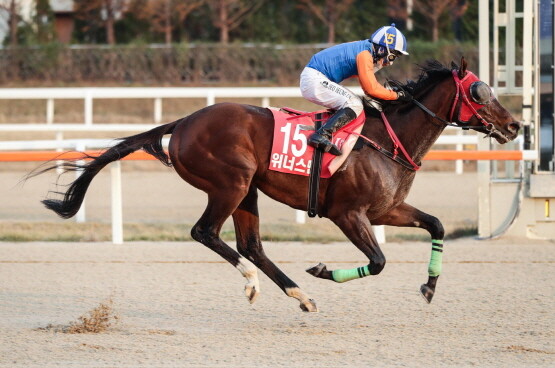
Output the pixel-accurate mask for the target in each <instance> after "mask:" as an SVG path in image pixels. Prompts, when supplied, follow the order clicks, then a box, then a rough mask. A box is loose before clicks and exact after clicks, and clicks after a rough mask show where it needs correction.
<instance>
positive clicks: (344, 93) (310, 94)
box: [300, 68, 364, 116]
mask: <svg viewBox="0 0 555 368" xmlns="http://www.w3.org/2000/svg"><path fill="white" fill-rule="evenodd" d="M300 84H301V93H302V95H303V97H304V98H306V99H307V100H309V101H310V102H313V103H315V104H317V105H322V106H325V107H327V108H330V109H334V110H339V109H342V108H345V107H350V108H351V109H353V111H354V112H355V113H356V114H357V116H359V115H360V113H361V112H362V110H364V106H363V104H362V100H361V98H360V97H359V96H358V95H356V94H355V93H354V92H353V91H351V90H349V89H348V88H346V87H343V86H341V85H339V84H337V83H335V82H332V81H331V80H329V79H328V77H326V76H325V75H324V74H322V73H320V72H319V71H318V70H316V69H312V68H304V70H303V72H302V73H301V83H300Z"/></svg>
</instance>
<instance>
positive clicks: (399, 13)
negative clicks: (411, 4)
mask: <svg viewBox="0 0 555 368" xmlns="http://www.w3.org/2000/svg"><path fill="white" fill-rule="evenodd" d="M387 16H388V17H389V19H391V20H392V21H393V22H395V23H396V24H397V27H399V26H401V27H405V26H406V24H407V20H408V18H409V13H408V9H407V1H406V0H388V1H387Z"/></svg>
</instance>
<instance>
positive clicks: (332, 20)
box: [299, 0, 354, 43]
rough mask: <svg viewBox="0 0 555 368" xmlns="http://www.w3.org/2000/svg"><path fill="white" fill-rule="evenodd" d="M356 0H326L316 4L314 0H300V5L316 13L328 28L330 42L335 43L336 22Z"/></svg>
mask: <svg viewBox="0 0 555 368" xmlns="http://www.w3.org/2000/svg"><path fill="white" fill-rule="evenodd" d="M353 1H354V0H343V1H337V0H325V1H324V3H323V4H316V3H315V2H314V0H299V2H300V4H299V7H300V8H302V9H304V10H306V11H308V12H310V13H312V14H314V15H315V16H316V17H317V18H318V19H320V20H321V21H322V22H323V23H324V24H325V26H326V27H327V28H328V43H335V24H336V23H337V21H338V20H339V19H340V18H341V15H343V13H344V12H345V11H346V10H347V9H349V8H350V7H351V5H353Z"/></svg>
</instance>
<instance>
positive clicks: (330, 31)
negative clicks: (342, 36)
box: [328, 22, 335, 43]
mask: <svg viewBox="0 0 555 368" xmlns="http://www.w3.org/2000/svg"><path fill="white" fill-rule="evenodd" d="M328 43H335V22H329V23H328Z"/></svg>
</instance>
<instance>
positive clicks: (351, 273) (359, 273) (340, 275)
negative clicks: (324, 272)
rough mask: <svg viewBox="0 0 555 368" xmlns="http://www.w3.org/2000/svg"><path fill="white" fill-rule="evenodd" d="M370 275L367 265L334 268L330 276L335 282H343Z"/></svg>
mask: <svg viewBox="0 0 555 368" xmlns="http://www.w3.org/2000/svg"><path fill="white" fill-rule="evenodd" d="M369 275H370V270H369V269H368V266H364V267H357V268H351V269H350V270H335V271H332V272H331V277H332V278H333V281H335V282H345V281H351V280H354V279H360V278H363V277H366V276H369Z"/></svg>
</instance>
